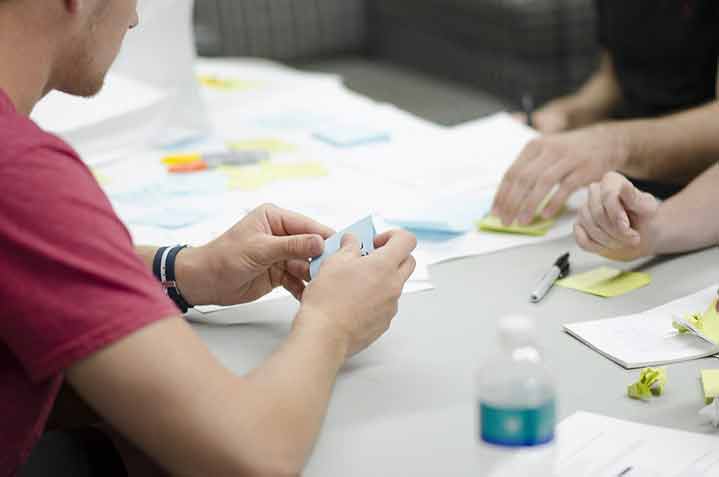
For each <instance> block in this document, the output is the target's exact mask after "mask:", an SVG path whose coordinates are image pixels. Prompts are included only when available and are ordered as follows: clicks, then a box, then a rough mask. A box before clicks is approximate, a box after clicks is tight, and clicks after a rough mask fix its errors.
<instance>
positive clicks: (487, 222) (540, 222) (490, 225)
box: [477, 215, 556, 237]
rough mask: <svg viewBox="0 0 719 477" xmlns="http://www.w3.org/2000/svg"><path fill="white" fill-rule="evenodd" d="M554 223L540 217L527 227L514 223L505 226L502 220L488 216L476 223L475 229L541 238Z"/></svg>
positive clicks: (552, 220)
mask: <svg viewBox="0 0 719 477" xmlns="http://www.w3.org/2000/svg"><path fill="white" fill-rule="evenodd" d="M555 222H556V220H555V219H554V218H550V219H543V218H542V217H540V216H537V217H535V218H534V221H533V222H532V223H531V224H529V225H519V224H518V223H516V222H515V223H514V224H512V225H509V226H506V225H504V224H502V220H501V219H500V218H499V217H496V216H494V215H488V216H487V217H485V218H484V219H482V220H480V221H479V222H477V228H479V230H483V231H485V232H501V233H507V234H522V235H532V236H534V237H541V236H542V235H546V234H547V232H549V230H550V229H551V228H552V226H553V225H554V223H555Z"/></svg>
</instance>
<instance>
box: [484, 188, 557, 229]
mask: <svg viewBox="0 0 719 477" xmlns="http://www.w3.org/2000/svg"><path fill="white" fill-rule="evenodd" d="M551 198H552V196H551V195H548V196H547V197H546V198H545V199H544V200H543V201H542V203H541V204H539V207H538V208H537V213H536V214H535V215H534V218H533V219H532V222H530V223H529V224H527V225H521V224H519V223H518V222H516V221H515V222H514V223H513V224H511V225H504V224H503V223H502V220H501V219H500V218H499V217H497V216H495V215H488V216H486V217H485V218H484V219H482V220H480V221H479V222H477V228H478V229H479V230H482V231H484V232H499V233H505V234H520V235H530V236H533V237H541V236H543V235H547V232H549V231H550V230H551V229H552V227H553V226H554V224H555V223H556V221H557V217H559V216H560V215H562V214H563V213H564V211H565V208H564V207H562V208H561V209H560V211H559V212H557V214H556V215H555V216H554V217H549V218H544V217H542V212H543V211H544V209H545V208H546V206H547V204H548V203H549V200H550V199H551Z"/></svg>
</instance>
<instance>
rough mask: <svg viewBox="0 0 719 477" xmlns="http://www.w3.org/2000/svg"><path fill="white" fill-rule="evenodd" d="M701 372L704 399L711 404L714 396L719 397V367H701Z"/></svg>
mask: <svg viewBox="0 0 719 477" xmlns="http://www.w3.org/2000/svg"><path fill="white" fill-rule="evenodd" d="M701 373H702V387H703V388H704V401H705V402H706V403H707V404H711V403H712V401H713V400H714V398H717V397H719V369H702V371H701Z"/></svg>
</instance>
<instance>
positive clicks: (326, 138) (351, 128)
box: [313, 124, 392, 147]
mask: <svg viewBox="0 0 719 477" xmlns="http://www.w3.org/2000/svg"><path fill="white" fill-rule="evenodd" d="M313 136H314V137H315V139H319V140H320V141H322V142H325V143H327V144H330V145H332V146H335V147H355V146H363V145H365V144H372V143H376V142H388V141H390V140H391V139H392V136H391V135H390V133H389V132H387V131H385V130H382V129H377V128H373V127H369V126H358V125H352V124H338V125H332V126H327V127H324V128H321V129H319V130H317V131H315V132H314V134H313Z"/></svg>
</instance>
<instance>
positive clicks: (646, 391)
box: [627, 368, 667, 401]
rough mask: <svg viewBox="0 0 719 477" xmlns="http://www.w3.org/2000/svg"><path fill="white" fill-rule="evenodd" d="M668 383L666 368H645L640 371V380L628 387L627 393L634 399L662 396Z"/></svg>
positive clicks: (643, 399)
mask: <svg viewBox="0 0 719 477" xmlns="http://www.w3.org/2000/svg"><path fill="white" fill-rule="evenodd" d="M666 384H667V370H666V368H656V369H655V368H644V369H642V371H641V372H640V373H639V380H638V381H637V382H635V383H634V384H631V385H629V386H628V387H627V395H628V396H629V397H630V398H632V399H641V400H642V401H647V400H649V399H650V398H651V397H652V396H657V397H658V396H661V395H662V394H663V393H664V386H665V385H666Z"/></svg>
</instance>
